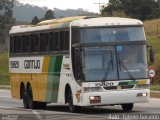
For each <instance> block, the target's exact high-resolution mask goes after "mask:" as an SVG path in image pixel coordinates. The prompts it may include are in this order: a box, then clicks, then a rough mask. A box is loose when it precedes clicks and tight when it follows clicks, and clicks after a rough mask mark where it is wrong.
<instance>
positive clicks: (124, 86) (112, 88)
mask: <svg viewBox="0 0 160 120" xmlns="http://www.w3.org/2000/svg"><path fill="white" fill-rule="evenodd" d="M133 87H134V85H123V86H120V88H121V89H132V88H133ZM103 88H104V89H105V90H117V89H118V87H117V86H109V87H103Z"/></svg>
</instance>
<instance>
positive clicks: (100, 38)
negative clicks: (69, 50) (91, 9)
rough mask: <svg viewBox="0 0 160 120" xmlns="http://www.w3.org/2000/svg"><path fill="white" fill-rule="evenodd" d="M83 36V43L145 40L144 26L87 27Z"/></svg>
mask: <svg viewBox="0 0 160 120" xmlns="http://www.w3.org/2000/svg"><path fill="white" fill-rule="evenodd" d="M81 37H82V42H83V43H94V42H116V41H141V40H145V36H144V30H143V27H121V28H116V27H115V28H85V29H82V36H81Z"/></svg>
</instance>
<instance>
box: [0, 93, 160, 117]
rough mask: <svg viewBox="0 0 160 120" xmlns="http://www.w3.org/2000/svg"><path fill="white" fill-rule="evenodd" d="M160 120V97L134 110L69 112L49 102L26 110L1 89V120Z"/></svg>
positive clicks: (139, 105) (103, 109)
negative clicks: (42, 107)
mask: <svg viewBox="0 0 160 120" xmlns="http://www.w3.org/2000/svg"><path fill="white" fill-rule="evenodd" d="M107 119H113V120H114V119H122V120H139V119H141V120H156V119H157V120H160V99H153V98H152V99H150V102H149V103H137V104H135V106H134V108H133V111H132V112H124V111H122V109H121V106H103V107H85V108H82V110H81V111H80V112H79V113H70V112H68V107H67V106H66V105H58V104H49V105H48V106H47V108H46V109H44V110H29V109H28V110H26V109H24V108H23V104H22V101H21V100H16V99H12V98H11V95H10V91H9V90H0V120H107Z"/></svg>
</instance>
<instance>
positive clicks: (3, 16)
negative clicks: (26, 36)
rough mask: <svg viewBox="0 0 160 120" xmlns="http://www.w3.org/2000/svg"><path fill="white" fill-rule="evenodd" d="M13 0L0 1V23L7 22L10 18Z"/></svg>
mask: <svg viewBox="0 0 160 120" xmlns="http://www.w3.org/2000/svg"><path fill="white" fill-rule="evenodd" d="M12 8H13V0H1V1H0V22H1V23H0V24H2V25H5V24H9V23H10V20H11V19H12V16H13V14H12Z"/></svg>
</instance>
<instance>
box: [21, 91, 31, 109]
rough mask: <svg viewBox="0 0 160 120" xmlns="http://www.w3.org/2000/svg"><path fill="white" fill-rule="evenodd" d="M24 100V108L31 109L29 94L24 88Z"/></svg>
mask: <svg viewBox="0 0 160 120" xmlns="http://www.w3.org/2000/svg"><path fill="white" fill-rule="evenodd" d="M22 92H23V93H22V99H23V106H24V108H25V109H28V108H29V104H28V97H27V92H26V90H25V89H24V88H23V89H22Z"/></svg>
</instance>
